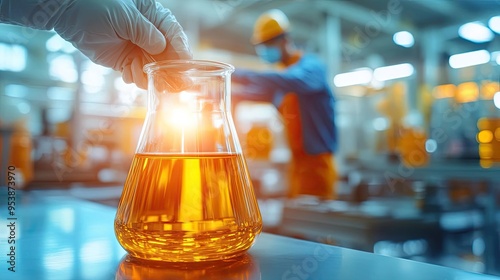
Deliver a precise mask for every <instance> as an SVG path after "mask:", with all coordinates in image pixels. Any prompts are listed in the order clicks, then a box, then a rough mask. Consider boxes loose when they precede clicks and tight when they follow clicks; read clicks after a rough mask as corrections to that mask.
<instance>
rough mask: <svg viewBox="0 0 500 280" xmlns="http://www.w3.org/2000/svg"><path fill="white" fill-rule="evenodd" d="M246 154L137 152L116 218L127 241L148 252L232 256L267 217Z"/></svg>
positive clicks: (173, 256)
mask: <svg viewBox="0 0 500 280" xmlns="http://www.w3.org/2000/svg"><path fill="white" fill-rule="evenodd" d="M251 197H254V194H253V189H252V185H251V183H250V179H249V176H248V172H247V168H246V164H245V162H244V159H243V157H242V156H241V155H240V154H235V153H233V154H219V153H210V154H192V155H189V154H187V155H186V154H176V155H172V154H136V155H135V158H134V160H133V162H132V166H131V169H130V172H129V177H128V178H127V181H126V182H125V186H124V189H123V194H122V197H121V199H120V203H119V206H118V212H117V215H116V219H115V231H116V235H117V238H118V240H119V242H120V244H121V245H122V246H123V247H124V248H125V249H126V250H127V251H128V252H129V253H130V254H131V255H132V256H135V257H139V258H142V259H149V260H162V261H171V262H196V261H210V260H221V259H227V258H232V257H235V256H238V255H241V254H242V253H244V252H245V251H246V250H248V249H249V248H250V246H251V245H252V244H253V242H254V239H255V237H256V235H258V234H259V233H260V231H261V227H262V220H261V217H260V212H259V210H258V205H257V202H256V200H255V199H253V200H252V199H248V198H251Z"/></svg>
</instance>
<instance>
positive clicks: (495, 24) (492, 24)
mask: <svg viewBox="0 0 500 280" xmlns="http://www.w3.org/2000/svg"><path fill="white" fill-rule="evenodd" d="M488 27H489V28H490V29H491V30H493V31H495V32H496V33H499V34H500V16H495V17H492V18H490V20H489V21H488Z"/></svg>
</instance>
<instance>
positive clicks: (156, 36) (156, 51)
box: [0, 0, 192, 88]
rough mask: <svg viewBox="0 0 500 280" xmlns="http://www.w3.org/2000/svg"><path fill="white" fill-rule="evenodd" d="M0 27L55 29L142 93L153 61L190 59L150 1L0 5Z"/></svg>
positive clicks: (164, 13)
mask: <svg viewBox="0 0 500 280" xmlns="http://www.w3.org/2000/svg"><path fill="white" fill-rule="evenodd" d="M0 21H4V22H9V23H14V24H20V25H24V26H29V27H33V28H37V29H47V30H48V29H52V28H53V29H54V30H55V31H56V32H57V33H58V34H59V35H60V36H61V37H62V38H64V39H65V40H67V41H69V42H71V43H72V44H73V45H74V46H75V47H76V48H77V49H79V50H80V51H81V52H82V53H83V54H85V55H86V56H87V57H88V58H89V59H90V60H92V61H93V62H95V63H97V64H100V65H103V66H107V67H111V68H113V69H114V70H117V71H121V72H122V73H123V80H124V81H125V82H127V83H132V82H134V83H136V84H137V86H139V87H141V88H146V86H147V79H146V76H145V74H144V72H143V70H142V67H143V66H144V65H145V64H146V63H148V62H151V61H150V60H149V59H148V58H147V57H146V56H145V55H144V53H143V52H144V51H145V52H147V53H149V54H151V55H153V57H154V59H155V60H166V59H191V58H192V54H191V51H190V50H189V46H188V42H187V38H186V35H185V33H184V32H183V30H182V27H181V26H180V24H179V23H178V22H177V20H176V18H175V17H174V15H173V14H172V13H171V12H170V10H168V9H166V8H164V7H163V6H162V5H161V4H160V3H157V2H156V1H154V0H0Z"/></svg>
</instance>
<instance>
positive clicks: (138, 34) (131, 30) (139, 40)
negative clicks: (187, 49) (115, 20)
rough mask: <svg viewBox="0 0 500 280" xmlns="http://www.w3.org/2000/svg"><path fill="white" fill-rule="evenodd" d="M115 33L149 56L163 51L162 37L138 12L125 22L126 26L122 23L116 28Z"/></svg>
mask: <svg viewBox="0 0 500 280" xmlns="http://www.w3.org/2000/svg"><path fill="white" fill-rule="evenodd" d="M116 32H117V34H118V36H119V37H121V38H124V39H128V40H130V41H131V42H132V43H133V44H135V45H137V46H139V47H140V48H142V49H144V50H145V51H146V52H148V53H150V54H159V53H161V52H163V51H164V50H165V47H166V40H165V37H164V35H163V34H162V33H161V32H160V30H158V28H156V26H155V25H154V24H153V23H151V22H150V21H149V20H148V19H147V18H146V17H144V16H143V15H142V14H141V13H140V12H139V11H137V13H136V14H134V16H132V17H130V19H129V21H126V26H123V23H121V24H120V25H119V26H117V28H116Z"/></svg>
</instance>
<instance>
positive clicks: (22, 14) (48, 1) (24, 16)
mask: <svg viewBox="0 0 500 280" xmlns="http://www.w3.org/2000/svg"><path fill="white" fill-rule="evenodd" d="M70 1H72V0H0V22H4V23H9V24H15V25H22V26H27V27H32V28H36V29H44V30H50V29H52V28H53V27H54V22H55V19H56V18H57V15H58V14H60V13H61V12H62V7H64V6H65V5H66V4H67V3H66V2H70Z"/></svg>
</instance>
